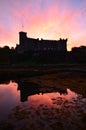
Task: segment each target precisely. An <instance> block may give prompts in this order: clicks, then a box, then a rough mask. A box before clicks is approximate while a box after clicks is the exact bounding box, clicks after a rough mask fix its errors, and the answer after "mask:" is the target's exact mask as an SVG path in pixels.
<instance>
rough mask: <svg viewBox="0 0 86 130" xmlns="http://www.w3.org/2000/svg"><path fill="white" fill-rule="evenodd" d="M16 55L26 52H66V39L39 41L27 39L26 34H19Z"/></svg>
mask: <svg viewBox="0 0 86 130" xmlns="http://www.w3.org/2000/svg"><path fill="white" fill-rule="evenodd" d="M16 50H17V52H18V53H24V52H27V51H33V52H39V51H58V52H59V51H60V52H66V51H67V39H61V38H60V39H59V40H43V39H41V40H39V39H34V38H28V37H27V33H26V32H19V45H17V46H16Z"/></svg>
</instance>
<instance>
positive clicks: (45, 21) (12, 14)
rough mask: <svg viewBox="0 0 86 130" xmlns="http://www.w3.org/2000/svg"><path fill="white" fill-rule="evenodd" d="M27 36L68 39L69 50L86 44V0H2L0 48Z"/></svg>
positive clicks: (13, 43)
mask: <svg viewBox="0 0 86 130" xmlns="http://www.w3.org/2000/svg"><path fill="white" fill-rule="evenodd" d="M20 31H25V32H27V36H28V37H32V38H43V39H52V40H59V39H60V38H64V39H65V38H68V42H67V49H68V50H71V48H72V47H79V46H81V45H85V46H86V0H0V47H3V46H5V45H7V46H9V47H15V46H16V44H19V32H20Z"/></svg>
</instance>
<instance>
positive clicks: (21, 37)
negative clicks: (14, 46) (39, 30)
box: [19, 32, 27, 45]
mask: <svg viewBox="0 0 86 130" xmlns="http://www.w3.org/2000/svg"><path fill="white" fill-rule="evenodd" d="M26 38H27V33H26V32H19V44H20V45H23V44H24V43H25V41H26Z"/></svg>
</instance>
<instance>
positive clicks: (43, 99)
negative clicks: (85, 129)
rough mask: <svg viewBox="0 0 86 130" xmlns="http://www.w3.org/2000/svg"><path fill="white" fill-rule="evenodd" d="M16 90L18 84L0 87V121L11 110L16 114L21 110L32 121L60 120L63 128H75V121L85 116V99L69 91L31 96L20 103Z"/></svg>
mask: <svg viewBox="0 0 86 130" xmlns="http://www.w3.org/2000/svg"><path fill="white" fill-rule="evenodd" d="M17 89H18V84H17V83H15V82H10V83H9V84H1V85H0V119H6V118H7V115H9V114H10V113H11V112H12V111H11V110H13V109H14V111H17V112H18V113H17V114H19V112H20V113H21V111H22V110H23V111H26V112H27V115H28V119H30V120H31V118H32V120H33V121H35V120H38V121H39V120H40V122H41V123H44V124H46V123H47V124H48V123H49V122H51V124H52V123H53V121H54V123H55V122H57V121H59V120H60V121H61V122H63V125H64V127H65V125H66V124H67V123H68V124H69V125H70V126H71V125H72V124H73V125H75V126H77V122H76V120H77V121H78V122H80V123H81V122H82V113H83V114H86V105H85V104H86V98H83V97H82V96H81V95H78V94H76V93H75V92H73V91H71V90H70V89H67V93H66V94H60V93H59V92H54V93H53V92H52V93H44V94H42V93H39V94H35V95H31V96H28V101H26V102H20V91H18V90H17ZM16 106H18V107H16ZM16 109H18V110H16ZM13 114H14V112H13ZM33 114H34V116H32V117H31V115H33ZM50 115H51V116H50ZM47 116H48V117H47ZM48 118H49V119H48ZM45 122H46V123H45ZM70 122H71V123H72V124H71V123H70ZM80 123H79V124H78V125H80ZM79 127H81V126H79ZM74 128H75V127H74Z"/></svg>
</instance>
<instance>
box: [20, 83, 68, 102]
mask: <svg viewBox="0 0 86 130" xmlns="http://www.w3.org/2000/svg"><path fill="white" fill-rule="evenodd" d="M40 88H41V86H40V85H38V84H36V83H33V82H18V90H20V100H21V102H24V101H27V100H28V96H31V95H35V94H39V93H42V94H43V93H50V92H59V93H60V94H67V90H66V89H60V88H57V89H55V90H54V89H53V91H52V90H51V91H50V90H49V91H48V90H47V91H45V92H43V91H41V90H40Z"/></svg>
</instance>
